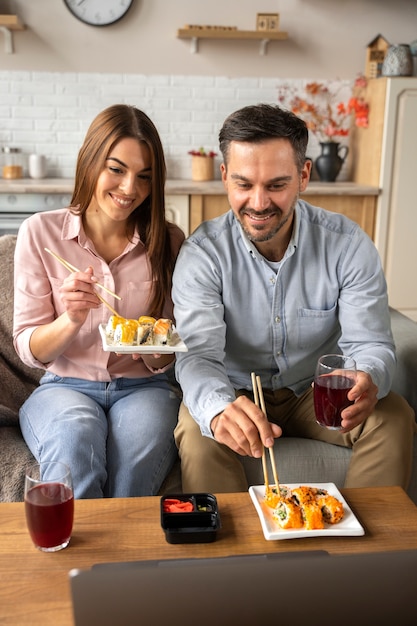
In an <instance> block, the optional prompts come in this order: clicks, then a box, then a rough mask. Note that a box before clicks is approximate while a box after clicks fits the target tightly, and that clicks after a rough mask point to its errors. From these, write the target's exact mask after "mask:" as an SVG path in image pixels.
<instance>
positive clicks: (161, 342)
mask: <svg viewBox="0 0 417 626" xmlns="http://www.w3.org/2000/svg"><path fill="white" fill-rule="evenodd" d="M171 334H172V321H171V320H169V319H165V318H160V319H159V320H156V322H155V324H154V325H153V343H154V345H156V346H165V345H167V344H168V343H169V340H170V339H171Z"/></svg>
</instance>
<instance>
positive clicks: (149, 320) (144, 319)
mask: <svg viewBox="0 0 417 626" xmlns="http://www.w3.org/2000/svg"><path fill="white" fill-rule="evenodd" d="M138 322H139V324H150V325H151V326H153V325H154V324H155V322H156V319H155V318H154V317H151V316H150V315H141V316H140V318H139V319H138Z"/></svg>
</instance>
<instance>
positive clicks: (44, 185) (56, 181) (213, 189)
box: [0, 178, 379, 196]
mask: <svg viewBox="0 0 417 626" xmlns="http://www.w3.org/2000/svg"><path fill="white" fill-rule="evenodd" d="M72 189H73V180H72V179H71V178H42V179H38V180H34V179H31V178H21V179H16V180H8V179H4V178H0V193H43V194H48V193H51V194H53V193H57V194H58V193H65V194H67V193H68V194H70V193H72ZM165 189H166V193H167V195H221V194H224V193H225V190H224V187H223V183H222V181H221V180H210V181H204V182H195V181H193V180H180V179H177V180H174V179H170V180H167V182H166V187H165ZM306 193H308V195H331V196H335V195H336V196H339V195H341V196H342V195H349V196H377V195H378V194H379V189H378V187H372V186H371V185H358V184H357V183H353V182H340V183H339V182H336V183H320V182H316V181H312V182H310V184H309V186H308V189H307V190H306Z"/></svg>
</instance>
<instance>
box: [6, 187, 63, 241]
mask: <svg viewBox="0 0 417 626" xmlns="http://www.w3.org/2000/svg"><path fill="white" fill-rule="evenodd" d="M70 200H71V195H70V194H62V193H58V194H42V193H0V235H6V234H17V231H18V230H19V226H20V224H21V223H22V222H23V220H25V219H26V218H27V217H29V216H30V215H33V213H37V212H38V211H50V210H52V209H62V208H64V207H66V206H68V205H69V203H70Z"/></svg>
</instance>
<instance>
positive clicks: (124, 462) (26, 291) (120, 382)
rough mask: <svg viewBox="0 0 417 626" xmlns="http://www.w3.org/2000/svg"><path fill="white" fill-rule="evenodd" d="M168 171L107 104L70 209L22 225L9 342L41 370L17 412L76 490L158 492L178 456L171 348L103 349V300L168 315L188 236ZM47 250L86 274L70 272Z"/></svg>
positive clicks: (148, 129) (83, 158) (150, 139)
mask: <svg viewBox="0 0 417 626" xmlns="http://www.w3.org/2000/svg"><path fill="white" fill-rule="evenodd" d="M165 179H166V168H165V159H164V154H163V149H162V145H161V140H160V138H159V135H158V132H157V130H156V128H155V126H154V124H153V123H152V121H151V120H150V119H149V118H148V116H147V115H145V113H143V112H142V111H140V110H138V109H136V108H134V107H131V106H127V105H115V106H111V107H109V108H107V109H106V110H104V111H102V112H101V113H100V114H99V115H98V116H97V117H96V118H95V120H94V121H93V122H92V124H91V126H90V128H89V129H88V131H87V135H86V137H85V140H84V143H83V145H82V147H81V150H80V152H79V155H78V161H77V168H76V175H75V186H74V193H73V197H72V200H71V205H70V207H69V208H65V209H59V210H55V211H48V212H40V213H37V214H35V215H33V216H31V217H30V218H28V219H27V220H26V221H25V222H24V223H23V224H22V226H21V228H20V231H19V235H18V239H17V245H16V256H15V305H14V307H15V309H14V342H15V348H16V350H17V352H18V354H19V356H20V358H21V359H22V361H23V362H24V363H26V364H28V365H29V366H31V367H40V368H43V369H45V370H46V372H45V374H44V376H43V378H42V380H41V384H40V386H39V387H38V388H37V389H36V390H35V391H34V392H33V393H32V395H31V396H30V397H29V398H28V400H27V401H26V402H25V404H24V405H23V406H22V408H21V411H20V423H21V429H22V433H23V436H24V438H25V440H26V442H27V444H28V446H29V448H30V449H31V451H32V453H33V455H34V456H35V457H36V458H37V459H38V460H40V461H53V460H58V461H63V462H66V463H67V464H68V465H69V466H70V468H71V471H72V475H73V481H74V494H75V497H76V498H99V497H128V496H142V495H153V494H156V493H157V492H158V489H159V487H160V485H161V483H162V481H163V479H164V478H165V476H166V475H167V473H168V472H169V470H170V468H171V467H172V465H173V463H174V460H175V458H176V448H175V444H174V440H173V429H174V427H175V424H176V422H177V414H178V406H179V400H178V398H177V396H176V394H175V393H173V392H172V391H171V389H170V386H169V383H168V378H167V374H166V371H167V370H168V369H169V368H170V367H171V366H172V364H173V359H174V357H173V355H172V354H164V355H162V354H146V355H145V354H143V355H134V357H133V358H132V356H131V355H126V354H125V355H117V354H114V353H109V352H105V351H103V347H102V342H101V340H100V335H99V330H98V327H99V325H100V324H103V323H106V322H107V321H108V318H109V316H110V314H111V313H110V312H109V310H108V308H107V307H106V306H104V305H103V303H102V301H101V300H100V298H99V296H101V297H105V299H106V300H107V302H109V304H110V305H111V306H112V307H113V308H115V309H116V310H117V312H118V313H119V314H120V315H121V316H123V317H126V318H138V317H139V316H141V315H151V316H153V317H166V318H170V319H172V315H173V309H172V302H171V296H170V293H171V276H172V271H173V266H174V262H175V259H176V256H177V253H178V250H179V248H180V246H181V244H182V242H183V240H184V234H183V233H182V231H181V230H180V229H179V228H178V227H177V226H175V225H173V224H169V223H167V222H166V220H165V208H164V185H165ZM45 248H48V249H49V250H51V251H52V252H53V253H55V254H58V255H59V256H61V257H62V258H63V259H65V260H66V261H67V262H69V263H70V264H72V265H73V266H75V267H76V268H80V270H81V271H74V272H72V273H69V272H68V270H67V269H66V268H65V267H63V266H62V265H61V264H60V263H59V262H58V261H57V260H56V258H55V257H54V256H52V255H51V254H48V252H47V251H45ZM96 283H100V284H101V285H104V286H105V287H106V288H107V289H109V290H110V291H111V292H113V293H115V294H117V295H119V296H120V297H121V300H120V301H119V300H116V298H114V297H113V296H109V295H108V293H107V292H103V291H101V292H100V288H99V286H98V285H97V286H96Z"/></svg>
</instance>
